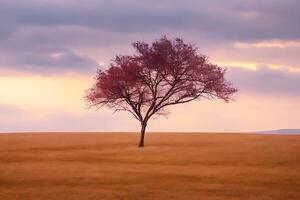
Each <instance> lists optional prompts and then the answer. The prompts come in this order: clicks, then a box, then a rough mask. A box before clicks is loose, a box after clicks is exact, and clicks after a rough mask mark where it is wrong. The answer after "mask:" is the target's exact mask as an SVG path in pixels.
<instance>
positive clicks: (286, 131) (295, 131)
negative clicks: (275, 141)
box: [257, 129, 300, 134]
mask: <svg viewBox="0 0 300 200" xmlns="http://www.w3.org/2000/svg"><path fill="white" fill-rule="evenodd" d="M257 133H267V134H300V129H277V130H270V131H257Z"/></svg>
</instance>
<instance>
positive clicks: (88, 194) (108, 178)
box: [0, 133, 300, 200]
mask: <svg viewBox="0 0 300 200" xmlns="http://www.w3.org/2000/svg"><path fill="white" fill-rule="evenodd" d="M138 139H139V135H138V134H132V133H113V134H107V133H101V134H96V133H86V134H84V133H74V134H71V133H65V134H57V133H43V134H29V133H26V134H0V199H1V200H11V199H13V200H15V199H18V200H27V199H28V200H44V199H47V200H48V199H49V200H52V199H53V200H54V199H57V200H58V199H59V200H75V199H76V200H81V199H83V200H84V199H95V200H96V199H97V200H98V199H99V200H101V199H138V200H139V199H189V200H193V199H203V200H235V199H243V200H250V199H251V200H274V199H276V200H277V199H278V200H279V199H283V200H299V199H300V136H297V135H294V136H292V135H291V136H289V135H286V136H283V135H255V134H192V133H189V134H188V133H186V134H184V133H161V134H159V133H149V134H147V135H146V147H145V148H143V149H141V148H137V142H138Z"/></svg>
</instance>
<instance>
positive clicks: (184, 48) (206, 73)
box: [86, 36, 237, 147]
mask: <svg viewBox="0 0 300 200" xmlns="http://www.w3.org/2000/svg"><path fill="white" fill-rule="evenodd" d="M133 47H134V48H135V49H136V54H134V55H132V56H116V58H115V59H114V60H113V62H112V63H111V64H110V67H109V68H108V69H107V70H105V71H102V70H98V72H97V76H96V83H95V85H94V86H93V87H92V88H90V89H89V90H88V91H87V95H86V101H87V102H88V103H89V105H90V107H101V106H107V107H109V108H112V109H114V110H115V111H128V112H130V113H131V114H132V115H133V117H134V118H136V119H137V120H138V121H139V122H140V124H141V136H140V142H139V147H143V146H144V136H145V130H146V127H147V123H148V120H149V119H150V118H151V117H152V116H154V115H165V114H167V111H166V108H167V107H168V106H171V105H176V104H183V103H187V102H190V101H193V100H201V99H202V98H206V99H222V100H224V101H225V102H229V101H230V100H232V95H233V94H234V93H236V92H237V89H236V88H234V87H233V86H232V84H231V83H230V82H228V81H227V80H225V78H224V74H225V72H226V70H225V69H223V68H221V67H219V66H217V65H214V64H211V63H210V62H209V61H208V58H207V57H206V56H204V55H202V54H199V53H198V52H197V50H198V49H197V48H196V47H194V46H193V45H191V44H186V43H184V42H183V40H182V39H178V38H177V39H175V40H169V39H168V38H167V37H166V36H164V37H162V38H161V39H159V40H157V41H155V42H153V43H152V45H149V44H147V43H144V42H135V43H133Z"/></svg>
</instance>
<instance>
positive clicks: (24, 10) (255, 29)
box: [0, 0, 300, 132]
mask: <svg viewBox="0 0 300 200" xmlns="http://www.w3.org/2000/svg"><path fill="white" fill-rule="evenodd" d="M299 9H300V1H299V0H210V1H207V0H159V1H158V0H152V1H146V0H84V1H83V0H64V1H61V0H26V1H21V0H0V94H1V96H0V132H20V131H21V132H23V131H139V129H140V127H139V123H138V121H136V120H135V119H134V118H132V117H131V115H130V114H128V113H125V112H123V113H122V112H119V113H113V111H112V110H109V109H105V108H104V109H100V110H95V109H88V108H87V105H86V103H85V102H84V95H85V91H86V90H87V89H88V88H89V87H91V86H92V85H93V83H94V79H93V78H94V77H95V75H96V71H97V69H98V68H100V69H104V70H105V69H106V68H107V66H108V65H109V63H110V62H111V59H112V58H113V57H114V56H115V55H127V54H132V53H134V50H133V48H132V46H131V43H132V42H135V41H145V42H153V41H154V40H155V39H158V38H160V37H162V36H163V35H166V36H167V37H169V38H177V37H179V38H182V39H183V40H184V41H185V42H187V43H192V44H195V45H196V46H197V47H198V48H199V53H202V54H205V55H207V56H209V58H210V61H211V62H212V63H215V64H218V65H220V66H223V67H226V68H227V74H226V77H227V79H228V80H230V81H231V82H232V83H233V84H234V85H235V86H236V87H237V88H238V89H239V93H238V95H237V96H236V97H235V100H234V101H233V102H231V103H225V102H222V101H219V100H216V101H208V100H201V101H197V102H192V103H190V104H183V105H178V106H174V107H171V108H170V115H169V116H167V117H160V118H158V119H153V120H151V121H150V122H149V125H148V127H149V128H148V130H149V131H188V132H204V131H209V132H215V131H217V132H220V131H225V132H231V131H234V132H236V131H256V130H272V129H281V128H300V59H299V52H300V21H299V19H300V12H299Z"/></svg>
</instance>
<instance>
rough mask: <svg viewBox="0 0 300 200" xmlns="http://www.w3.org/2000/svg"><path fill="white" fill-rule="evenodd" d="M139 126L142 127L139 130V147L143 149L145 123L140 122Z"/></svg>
mask: <svg viewBox="0 0 300 200" xmlns="http://www.w3.org/2000/svg"><path fill="white" fill-rule="evenodd" d="M141 126H142V128H141V139H140V144H139V147H144V137H145V132H146V126H147V123H146V122H142V123H141Z"/></svg>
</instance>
